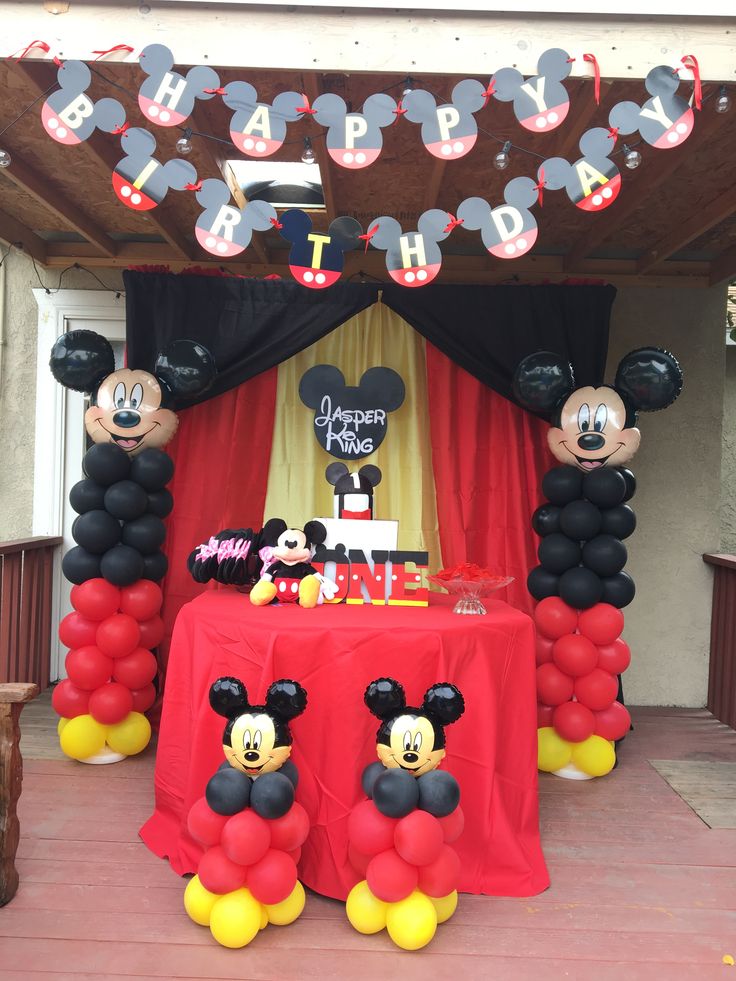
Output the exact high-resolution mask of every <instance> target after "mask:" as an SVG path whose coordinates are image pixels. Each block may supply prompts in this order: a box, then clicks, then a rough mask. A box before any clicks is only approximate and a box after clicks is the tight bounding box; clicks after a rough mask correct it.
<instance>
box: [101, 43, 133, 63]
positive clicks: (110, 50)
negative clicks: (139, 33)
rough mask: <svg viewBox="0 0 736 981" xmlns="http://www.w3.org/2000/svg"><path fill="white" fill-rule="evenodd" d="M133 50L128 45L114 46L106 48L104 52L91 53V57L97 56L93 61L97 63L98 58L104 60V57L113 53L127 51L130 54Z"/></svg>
mask: <svg viewBox="0 0 736 981" xmlns="http://www.w3.org/2000/svg"><path fill="white" fill-rule="evenodd" d="M132 50H133V49H132V48H131V46H130V45H129V44H116V45H115V47H114V48H107V49H106V50H105V51H93V52H92V54H93V55H97V57H96V58H95V61H99V60H100V58H104V57H105V55H109V54H112V53H113V51H127V52H130V51H132Z"/></svg>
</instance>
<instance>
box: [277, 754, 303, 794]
mask: <svg viewBox="0 0 736 981" xmlns="http://www.w3.org/2000/svg"><path fill="white" fill-rule="evenodd" d="M279 773H283V775H284V776H285V777H288V778H289V780H291V785H292V787H293V788H294V790H296V788H297V786H298V785H299V771H298V770H297V768H296V764H295V763H294V762H293V760H287V761H286V763H282V764H281V766H280V767H279Z"/></svg>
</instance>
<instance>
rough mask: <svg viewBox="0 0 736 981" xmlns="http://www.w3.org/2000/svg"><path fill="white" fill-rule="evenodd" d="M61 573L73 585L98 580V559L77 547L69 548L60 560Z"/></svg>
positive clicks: (84, 549)
mask: <svg viewBox="0 0 736 981" xmlns="http://www.w3.org/2000/svg"><path fill="white" fill-rule="evenodd" d="M61 571H62V572H63V573H64V577H65V578H66V579H68V580H69V582H73V583H74V584H75V585H77V586H78V585H79V584H80V583H83V582H87V580H88V579H98V578H99V575H100V557H99V555H93V554H92V553H91V552H88V551H87V549H86V548H82V547H81V546H79V545H77V546H75V547H74V548H70V549H69V551H68V552H67V553H66V555H65V556H64V558H63V559H62V560H61Z"/></svg>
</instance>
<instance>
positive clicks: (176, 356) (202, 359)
mask: <svg viewBox="0 0 736 981" xmlns="http://www.w3.org/2000/svg"><path fill="white" fill-rule="evenodd" d="M155 371H156V377H157V378H158V379H159V381H160V382H161V383H162V387H163V389H164V391H169V392H171V393H172V394H174V395H178V396H180V397H182V398H191V397H193V396H195V395H199V394H201V393H202V392H205V391H207V389H208V388H209V387H210V386H211V385H212V383H213V381H214V380H215V376H216V374H217V369H216V367H215V359H214V358H213V357H212V355H211V354H210V352H209V351H208V350H207V348H206V347H204V346H203V345H202V344H199V343H198V342H197V341H190V340H176V341H171V342H170V343H169V344H168V345H167V346H166V349H165V350H164V351H162V352H161V354H159V356H158V358H157V359H156V368H155Z"/></svg>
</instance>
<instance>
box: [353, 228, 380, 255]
mask: <svg viewBox="0 0 736 981" xmlns="http://www.w3.org/2000/svg"><path fill="white" fill-rule="evenodd" d="M377 231H378V225H375V226H374V227H373V228H372V229H371V230H370V231H369V232H366V233H365V235H359V236H358V238H360V239H362V240H363V241H364V242H365V251H366V252H367V251H368V243H369V242H370V240H371V239H372V238H373V236H374V235H375V234H376V232H377Z"/></svg>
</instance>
